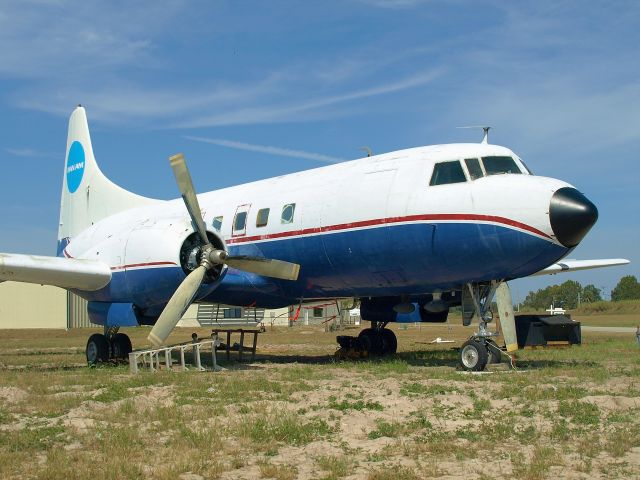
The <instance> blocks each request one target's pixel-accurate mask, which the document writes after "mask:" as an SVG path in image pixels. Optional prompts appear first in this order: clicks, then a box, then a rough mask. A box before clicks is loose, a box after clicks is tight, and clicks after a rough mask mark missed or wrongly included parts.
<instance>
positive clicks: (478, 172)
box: [464, 158, 484, 180]
mask: <svg viewBox="0 0 640 480" xmlns="http://www.w3.org/2000/svg"><path fill="white" fill-rule="evenodd" d="M464 163H465V164H466V165H467V170H469V177H470V178H471V180H475V179H476V178H480V177H482V176H484V174H483V173H482V168H480V160H478V159H477V158H466V159H465V160H464Z"/></svg>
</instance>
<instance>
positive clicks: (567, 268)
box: [530, 258, 629, 277]
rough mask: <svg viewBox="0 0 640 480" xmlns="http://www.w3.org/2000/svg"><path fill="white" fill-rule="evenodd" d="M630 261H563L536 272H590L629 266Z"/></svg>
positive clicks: (606, 259)
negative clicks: (597, 269)
mask: <svg viewBox="0 0 640 480" xmlns="http://www.w3.org/2000/svg"><path fill="white" fill-rule="evenodd" d="M628 263H629V260H627V259H626V258H605V259H598V260H563V261H561V262H557V263H554V264H553V265H549V266H548V267H547V268H544V269H542V270H540V271H539V272H536V273H534V274H532V275H530V276H531V277H533V276H536V275H554V274H556V273H561V272H575V271H577V270H589V269H590V268H602V267H615V266H619V265H627V264H628Z"/></svg>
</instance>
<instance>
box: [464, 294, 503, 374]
mask: <svg viewBox="0 0 640 480" xmlns="http://www.w3.org/2000/svg"><path fill="white" fill-rule="evenodd" d="M498 285H499V283H498V282H491V284H487V285H473V284H470V283H469V284H467V285H466V286H465V287H466V288H468V292H469V295H468V296H467V295H466V292H465V296H466V297H467V298H469V302H470V303H471V312H469V311H467V312H465V308H464V302H463V322H464V323H465V325H468V324H469V323H470V322H471V317H472V316H473V315H474V314H475V315H477V317H478V331H477V332H475V333H474V334H473V335H472V336H471V337H470V338H469V340H467V341H466V342H465V343H464V344H463V345H462V347H461V348H460V366H461V367H462V368H463V369H464V370H467V371H470V372H471V371H473V372H481V371H483V370H484V369H485V368H486V366H487V365H488V364H490V363H499V362H500V358H501V357H502V353H503V352H502V350H501V349H500V347H499V346H498V344H497V343H496V342H495V340H494V338H495V337H497V336H498V335H499V333H498V332H491V331H489V329H488V328H487V325H488V324H489V323H490V322H491V320H492V319H493V316H492V314H491V302H492V301H493V297H494V295H495V293H496V288H497V287H498Z"/></svg>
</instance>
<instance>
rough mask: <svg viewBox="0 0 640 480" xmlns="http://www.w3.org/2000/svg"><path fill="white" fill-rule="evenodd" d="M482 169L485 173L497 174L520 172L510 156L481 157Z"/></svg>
mask: <svg viewBox="0 0 640 480" xmlns="http://www.w3.org/2000/svg"><path fill="white" fill-rule="evenodd" d="M482 163H484V169H485V171H486V172H487V175H499V174H501V173H522V172H521V171H520V169H519V168H518V165H516V162H515V160H514V159H513V158H511V157H497V156H496V157H482Z"/></svg>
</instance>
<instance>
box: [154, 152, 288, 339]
mask: <svg viewBox="0 0 640 480" xmlns="http://www.w3.org/2000/svg"><path fill="white" fill-rule="evenodd" d="M169 163H170V164H171V169H172V170H173V174H174V176H175V177H176V182H177V184H178V188H179V189H180V193H181V195H182V199H183V200H184V204H185V206H186V207H187V211H188V212H189V217H190V218H191V221H192V222H193V224H194V225H195V227H196V231H197V233H198V235H199V236H200V240H201V241H202V246H201V247H200V251H201V255H200V265H199V266H198V267H196V268H195V269H194V270H193V271H192V272H191V273H189V275H187V278H185V279H184V280H183V281H182V283H181V284H180V285H179V286H178V288H177V289H176V291H175V292H174V294H173V296H172V297H171V298H170V299H169V302H168V303H167V305H166V306H165V308H164V310H163V311H162V313H161V314H160V317H159V318H158V321H157V322H156V324H155V325H154V327H153V328H152V329H151V333H149V336H148V339H149V341H150V342H151V343H153V344H154V345H156V346H160V345H162V344H163V343H164V341H165V340H166V339H167V337H168V336H169V334H170V333H171V331H172V330H173V329H174V328H175V326H176V324H177V323H178V321H179V320H180V318H181V317H182V315H184V312H185V311H186V310H187V308H189V305H191V303H192V302H193V299H194V298H195V296H196V293H197V292H198V289H199V288H200V285H202V282H203V281H204V278H205V275H206V274H207V272H208V271H209V270H211V269H212V268H213V267H215V266H217V265H228V266H229V267H232V268H236V269H238V270H242V271H245V272H250V273H255V274H258V275H263V276H265V277H273V278H279V279H282V280H297V279H298V274H299V273H300V265H298V264H297V263H290V262H285V261H282V260H274V259H271V258H262V257H251V256H246V255H240V256H231V255H228V254H227V252H225V251H224V250H219V249H216V248H215V247H214V246H213V245H212V244H211V242H210V241H209V237H208V236H207V229H206V227H205V224H204V221H203V220H202V211H201V210H200V204H199V203H198V197H196V193H195V189H194V188H193V181H192V180H191V175H190V174H189V169H188V168H187V164H186V162H185V159H184V155H183V154H181V153H178V154H177V155H174V156H172V157H170V158H169Z"/></svg>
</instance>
